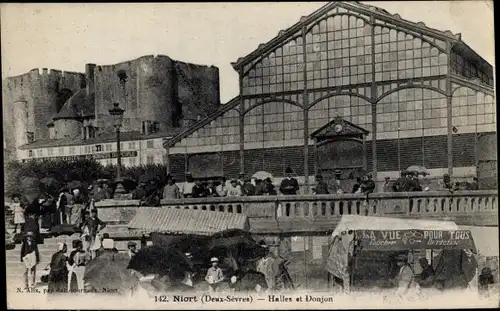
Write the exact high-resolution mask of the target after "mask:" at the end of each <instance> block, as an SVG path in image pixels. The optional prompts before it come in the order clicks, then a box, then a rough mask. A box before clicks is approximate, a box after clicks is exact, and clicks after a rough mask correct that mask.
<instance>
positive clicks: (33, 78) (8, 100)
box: [2, 68, 85, 151]
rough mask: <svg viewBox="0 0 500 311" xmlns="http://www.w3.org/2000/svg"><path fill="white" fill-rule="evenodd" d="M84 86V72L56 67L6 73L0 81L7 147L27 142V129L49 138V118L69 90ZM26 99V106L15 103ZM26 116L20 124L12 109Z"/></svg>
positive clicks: (74, 90)
mask: <svg viewBox="0 0 500 311" xmlns="http://www.w3.org/2000/svg"><path fill="white" fill-rule="evenodd" d="M84 87H85V75H84V74H82V73H78V72H63V71H59V70H49V69H46V68H44V69H42V70H41V71H39V70H38V69H33V70H31V71H30V72H28V73H25V74H23V75H19V76H15V77H8V78H6V79H4V80H3V81H2V106H3V113H4V118H3V125H4V136H5V143H6V146H5V147H6V148H7V149H9V150H12V151H14V150H15V149H16V147H17V146H20V145H22V144H25V143H26V140H25V137H26V133H25V132H26V131H29V132H34V133H35V139H36V140H41V139H48V138H49V130H48V127H47V123H48V122H49V121H51V120H52V117H53V115H54V114H56V113H57V110H58V108H60V107H59V105H60V102H61V101H62V99H61V98H67V97H68V96H69V94H74V93H76V92H77V91H78V90H80V89H82V88H84ZM21 103H26V107H25V108H24V107H17V106H19V104H21ZM17 109H20V110H21V111H19V112H18V114H19V113H21V114H24V113H23V112H24V110H27V111H28V115H29V117H25V118H22V119H21V121H22V122H25V124H23V126H18V125H17V126H16V124H14V122H20V121H19V120H17V119H18V118H14V117H13V116H15V115H16V112H15V110H17Z"/></svg>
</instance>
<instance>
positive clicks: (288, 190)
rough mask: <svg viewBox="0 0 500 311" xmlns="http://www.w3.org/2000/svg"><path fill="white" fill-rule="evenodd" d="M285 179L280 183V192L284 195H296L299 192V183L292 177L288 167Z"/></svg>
mask: <svg viewBox="0 0 500 311" xmlns="http://www.w3.org/2000/svg"><path fill="white" fill-rule="evenodd" d="M285 173H286V177H285V179H283V180H282V181H281V185H280V192H281V193H282V194H284V195H296V194H297V191H299V189H300V187H299V182H298V181H297V179H295V178H293V177H292V173H293V171H292V169H291V168H290V167H287V168H286V171H285Z"/></svg>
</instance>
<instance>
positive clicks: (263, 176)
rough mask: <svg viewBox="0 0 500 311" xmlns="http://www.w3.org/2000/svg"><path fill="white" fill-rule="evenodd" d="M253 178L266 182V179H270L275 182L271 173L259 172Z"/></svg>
mask: <svg viewBox="0 0 500 311" xmlns="http://www.w3.org/2000/svg"><path fill="white" fill-rule="evenodd" d="M252 177H253V178H255V179H260V180H264V179H267V178H270V179H271V180H273V175H272V174H271V173H268V172H265V171H259V172H257V173H255V174H253V176H252Z"/></svg>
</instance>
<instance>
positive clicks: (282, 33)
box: [231, 1, 461, 69]
mask: <svg viewBox="0 0 500 311" xmlns="http://www.w3.org/2000/svg"><path fill="white" fill-rule="evenodd" d="M338 5H340V6H342V7H343V8H344V9H359V10H369V11H371V12H373V13H375V14H380V15H383V16H385V17H387V18H390V19H392V20H396V21H398V22H402V23H407V24H410V25H411V26H413V27H417V28H420V29H422V30H424V31H427V32H431V33H440V34H441V35H442V36H445V37H448V38H450V39H454V40H460V41H461V36H460V34H453V33H452V32H451V31H450V30H445V31H443V30H439V29H435V28H431V27H428V26H426V25H425V23H423V22H421V21H419V22H412V21H410V20H408V19H403V18H402V17H401V16H400V15H399V14H397V13H396V14H391V13H389V12H388V11H386V10H385V9H383V8H380V7H376V6H372V5H367V4H364V3H360V2H359V1H331V2H329V3H327V4H325V5H323V6H322V7H320V8H318V9H317V10H315V11H314V12H312V13H310V14H309V15H307V16H302V17H301V18H300V19H299V21H298V22H297V23H295V24H293V25H292V26H290V27H288V28H286V29H281V30H279V31H278V35H277V36H275V37H273V38H271V39H270V40H268V41H267V42H265V43H260V44H259V45H258V46H257V48H256V49H254V50H253V51H252V52H250V53H248V54H247V55H246V56H242V57H239V58H238V59H237V60H236V61H235V62H232V63H231V65H232V66H233V68H235V69H236V68H238V67H239V66H240V65H242V64H243V63H248V62H250V61H252V60H253V59H255V58H257V57H258V55H259V54H261V52H262V51H263V50H265V49H266V48H267V47H268V46H269V45H271V44H273V43H275V42H277V41H280V40H282V39H284V38H286V37H288V36H289V35H290V34H291V33H292V32H293V31H294V30H295V28H297V27H298V26H300V25H302V24H305V23H307V22H308V20H309V19H313V18H314V16H315V15H317V14H319V13H320V12H322V11H323V10H326V11H328V10H330V9H333V8H334V7H335V6H338Z"/></svg>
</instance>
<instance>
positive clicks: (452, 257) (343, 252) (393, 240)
mask: <svg viewBox="0 0 500 311" xmlns="http://www.w3.org/2000/svg"><path fill="white" fill-rule="evenodd" d="M476 253H477V252H476V246H475V243H474V239H473V236H472V234H471V232H470V231H469V230H460V229H459V228H458V226H457V225H456V224H455V223H454V222H450V221H430V220H414V219H398V218H387V217H370V216H351V215H346V216H343V217H342V219H341V220H340V222H339V224H338V225H337V227H336V229H335V230H334V232H333V233H332V236H331V238H330V241H329V253H328V256H327V260H326V263H325V268H326V270H327V271H328V273H329V274H330V280H331V282H330V285H336V284H338V285H340V286H341V287H343V289H344V290H346V291H352V290H364V289H369V288H370V287H377V288H384V287H386V288H390V287H395V286H396V284H395V282H394V279H395V278H396V276H397V275H398V272H400V270H399V269H400V268H399V267H398V266H397V265H396V263H395V262H396V261H397V259H396V258H398V256H400V255H404V256H406V257H407V258H408V260H407V262H408V264H409V265H410V266H411V270H412V271H414V274H415V275H416V276H418V273H419V271H418V270H419V269H418V263H417V262H418V260H419V259H420V258H426V259H427V260H428V262H429V263H430V265H431V266H432V267H433V270H434V271H435V279H436V283H437V284H438V285H439V287H440V289H448V288H463V287H467V286H468V285H469V282H471V280H472V279H473V277H474V275H475V274H476V272H477V271H476V269H477V261H476V258H475V257H476V256H475V255H474V254H476ZM416 263H417V264H416Z"/></svg>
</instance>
